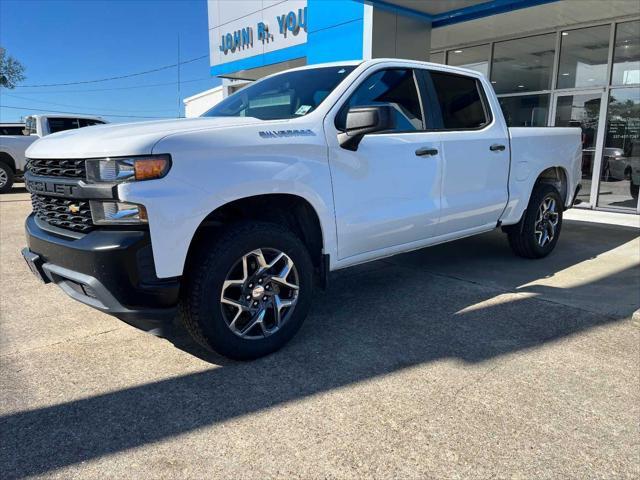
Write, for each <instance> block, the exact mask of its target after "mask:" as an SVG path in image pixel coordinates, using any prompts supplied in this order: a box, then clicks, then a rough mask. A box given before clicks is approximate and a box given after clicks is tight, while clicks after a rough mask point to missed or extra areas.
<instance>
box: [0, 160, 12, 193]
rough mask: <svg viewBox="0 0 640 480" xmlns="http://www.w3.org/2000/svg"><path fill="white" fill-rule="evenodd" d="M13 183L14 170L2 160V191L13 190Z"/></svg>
mask: <svg viewBox="0 0 640 480" xmlns="http://www.w3.org/2000/svg"><path fill="white" fill-rule="evenodd" d="M12 185H13V170H11V168H9V166H8V165H7V164H5V163H3V162H0V193H6V192H8V191H9V190H11V186H12Z"/></svg>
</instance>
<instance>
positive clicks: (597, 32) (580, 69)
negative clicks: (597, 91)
mask: <svg viewBox="0 0 640 480" xmlns="http://www.w3.org/2000/svg"><path fill="white" fill-rule="evenodd" d="M609 31H610V26H609V25H602V26H598V27H589V28H582V29H579V30H569V31H565V32H562V37H561V45H560V65H559V67H558V88H578V87H595V86H598V85H606V84H607V57H608V54H609Z"/></svg>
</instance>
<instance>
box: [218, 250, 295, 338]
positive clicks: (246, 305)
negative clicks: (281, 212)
mask: <svg viewBox="0 0 640 480" xmlns="http://www.w3.org/2000/svg"><path fill="white" fill-rule="evenodd" d="M299 289H300V283H299V276H298V271H297V270H296V266H295V264H294V263H293V260H292V259H291V258H290V257H289V256H288V255H287V254H285V253H284V252H281V251H279V250H276V249H274V248H259V249H256V250H252V251H251V252H249V253H247V254H245V255H243V256H242V257H241V258H240V259H239V260H238V261H237V262H236V263H235V264H234V265H233V267H232V268H231V270H230V271H229V273H228V274H227V276H226V278H225V280H224V283H223V285H222V292H221V294H220V307H221V309H222V315H223V317H224V320H225V322H226V324H227V326H228V327H229V329H230V330H231V331H232V332H233V333H234V334H236V335H238V336H239V337H241V338H243V339H247V340H256V339H262V338H265V337H267V336H269V335H273V334H274V333H276V332H277V331H278V330H280V329H281V328H282V326H283V325H284V324H285V323H286V322H287V320H288V319H289V318H290V317H291V314H292V313H293V310H294V308H295V306H296V302H297V301H298V294H299Z"/></svg>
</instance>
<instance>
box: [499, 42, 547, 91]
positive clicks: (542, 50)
mask: <svg viewBox="0 0 640 480" xmlns="http://www.w3.org/2000/svg"><path fill="white" fill-rule="evenodd" d="M555 43H556V34H555V33H550V34H547V35H536V36H535V37H528V38H520V39H518V40H509V41H507V42H498V43H496V44H495V45H494V46H493V67H492V68H491V83H492V84H493V88H494V89H495V90H496V93H515V92H532V91H536V90H548V89H550V88H551V77H552V74H551V72H552V70H553V57H554V54H555Z"/></svg>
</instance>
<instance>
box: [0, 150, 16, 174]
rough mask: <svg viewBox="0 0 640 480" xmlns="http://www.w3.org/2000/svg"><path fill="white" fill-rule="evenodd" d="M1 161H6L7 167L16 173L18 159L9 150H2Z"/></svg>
mask: <svg viewBox="0 0 640 480" xmlns="http://www.w3.org/2000/svg"><path fill="white" fill-rule="evenodd" d="M0 162H2V163H4V164H5V165H6V166H7V167H9V168H10V169H11V170H13V173H16V161H15V160H14V159H13V157H12V156H11V155H10V154H8V153H7V152H0Z"/></svg>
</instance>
